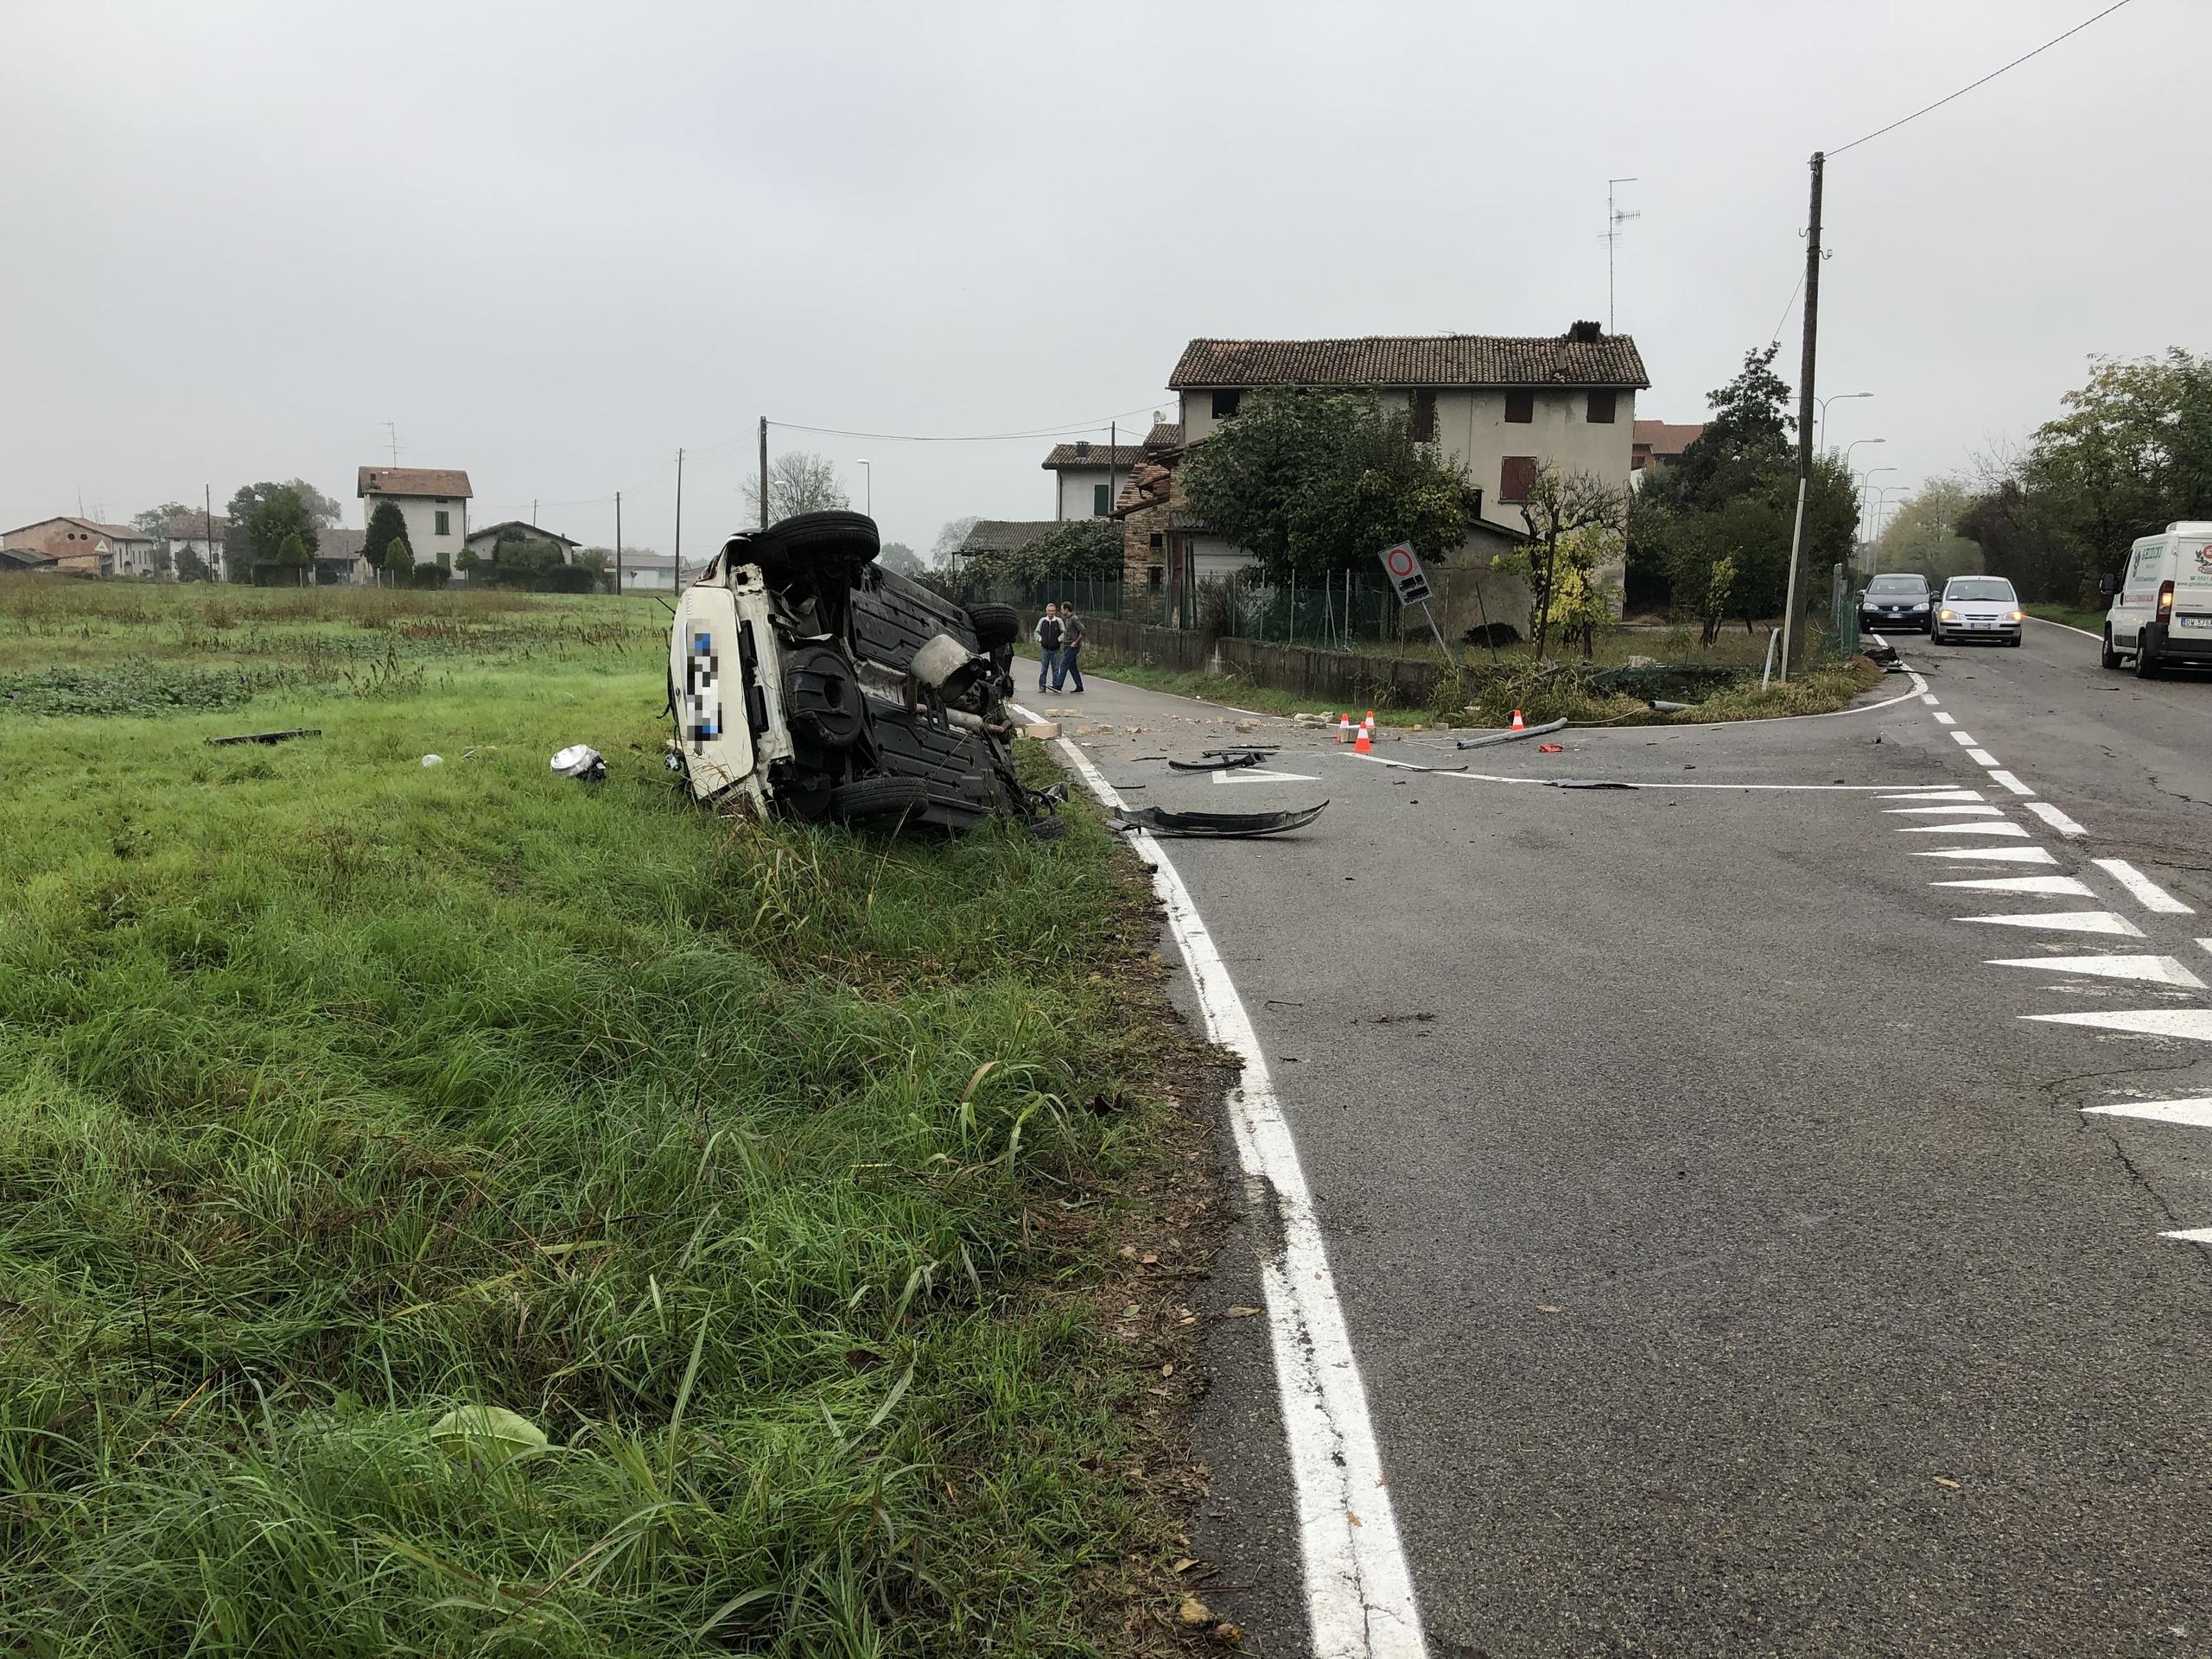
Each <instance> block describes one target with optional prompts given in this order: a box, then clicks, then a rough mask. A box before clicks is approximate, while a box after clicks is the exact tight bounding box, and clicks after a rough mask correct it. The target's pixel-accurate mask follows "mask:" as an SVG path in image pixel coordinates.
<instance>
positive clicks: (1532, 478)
mask: <svg viewBox="0 0 2212 1659" xmlns="http://www.w3.org/2000/svg"><path fill="white" fill-rule="evenodd" d="M1535 487H1536V458H1535V456H1534V455H1508V456H1506V457H1505V459H1504V461H1502V462H1501V463H1500V464H1499V466H1498V469H1497V499H1498V500H1499V501H1500V502H1506V501H1526V500H1527V499H1529V492H1530V491H1532V490H1534V489H1535Z"/></svg>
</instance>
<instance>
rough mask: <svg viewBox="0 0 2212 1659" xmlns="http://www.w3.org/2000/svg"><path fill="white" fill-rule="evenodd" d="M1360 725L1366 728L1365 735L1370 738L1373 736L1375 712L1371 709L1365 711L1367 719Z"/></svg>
mask: <svg viewBox="0 0 2212 1659" xmlns="http://www.w3.org/2000/svg"><path fill="white" fill-rule="evenodd" d="M1360 724H1361V725H1362V726H1363V727H1364V728H1366V732H1367V734H1368V735H1369V736H1370V737H1372V736H1374V735H1375V711H1374V710H1373V709H1369V710H1368V711H1367V718H1366V719H1365V720H1363V721H1361V722H1360Z"/></svg>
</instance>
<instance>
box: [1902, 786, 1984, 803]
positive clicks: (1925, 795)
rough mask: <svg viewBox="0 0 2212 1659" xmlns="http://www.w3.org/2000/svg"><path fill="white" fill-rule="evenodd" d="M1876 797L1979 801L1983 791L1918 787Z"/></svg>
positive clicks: (1912, 799)
mask: <svg viewBox="0 0 2212 1659" xmlns="http://www.w3.org/2000/svg"><path fill="white" fill-rule="evenodd" d="M1980 798H1981V791H1980V790H1978V789H1916V790H1910V791H1906V792H1905V793H1904V794H1901V795H1883V796H1878V797H1877V799H1879V800H1885V801H1978V800H1980Z"/></svg>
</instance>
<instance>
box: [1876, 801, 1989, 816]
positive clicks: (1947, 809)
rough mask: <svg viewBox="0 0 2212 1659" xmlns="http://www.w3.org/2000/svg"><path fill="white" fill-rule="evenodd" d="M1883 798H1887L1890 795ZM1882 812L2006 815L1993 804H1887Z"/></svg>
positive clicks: (1908, 814) (1905, 814)
mask: <svg viewBox="0 0 2212 1659" xmlns="http://www.w3.org/2000/svg"><path fill="white" fill-rule="evenodd" d="M1887 798H1888V797H1886V796H1885V797H1884V799H1885V800H1886V799H1887ZM1882 814H1883V816H1884V817H1891V818H2001V817H2004V816H2005V815H2004V813H2003V812H2001V811H1999V810H1998V809H1997V808H1996V807H1993V806H1885V807H1884V808H1883V809H1882Z"/></svg>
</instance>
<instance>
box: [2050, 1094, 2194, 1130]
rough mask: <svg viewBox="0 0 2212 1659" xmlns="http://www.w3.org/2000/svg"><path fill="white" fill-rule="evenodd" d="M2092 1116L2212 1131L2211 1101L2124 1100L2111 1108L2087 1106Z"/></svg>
mask: <svg viewBox="0 0 2212 1659" xmlns="http://www.w3.org/2000/svg"><path fill="white" fill-rule="evenodd" d="M2082 1111H2084V1112H2085V1113H2087V1114H2088V1116H2091V1117H2141V1118H2147V1119H2149V1120H2150V1121H2151V1122H2153V1123H2183V1124H2186V1125H2188V1126H2189V1127H2190V1128H2192V1129H2212V1100H2208V1099H2206V1098H2204V1097H2203V1096H2197V1097H2196V1098H2195V1099H2192V1100H2123V1101H2120V1102H2119V1103H2116V1104H2114V1105H2111V1106H2084V1107H2083V1108H2082Z"/></svg>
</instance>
